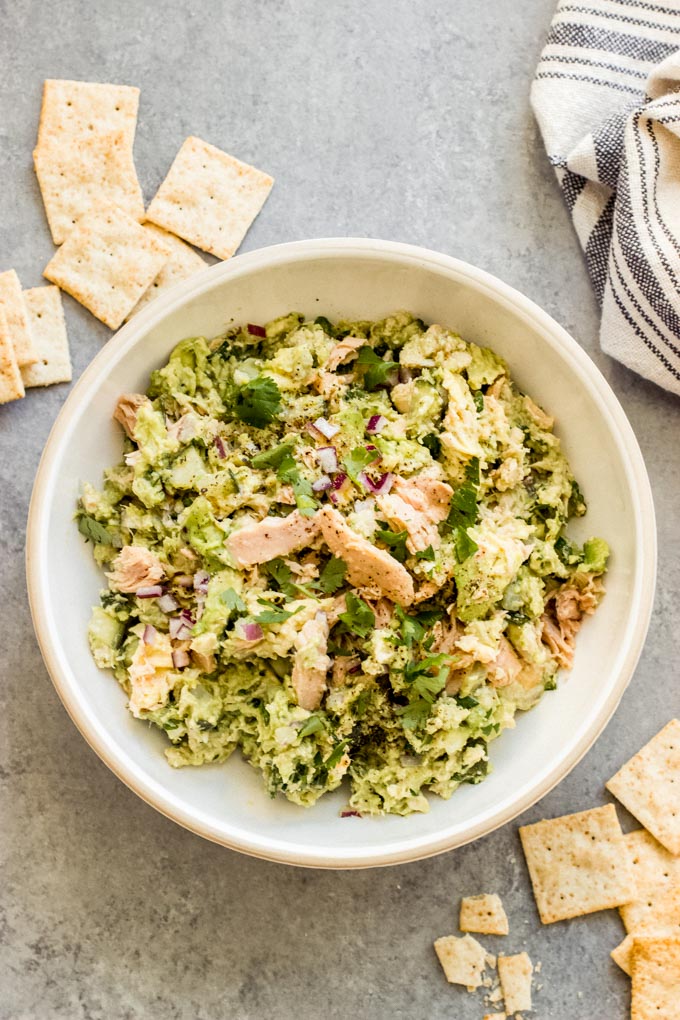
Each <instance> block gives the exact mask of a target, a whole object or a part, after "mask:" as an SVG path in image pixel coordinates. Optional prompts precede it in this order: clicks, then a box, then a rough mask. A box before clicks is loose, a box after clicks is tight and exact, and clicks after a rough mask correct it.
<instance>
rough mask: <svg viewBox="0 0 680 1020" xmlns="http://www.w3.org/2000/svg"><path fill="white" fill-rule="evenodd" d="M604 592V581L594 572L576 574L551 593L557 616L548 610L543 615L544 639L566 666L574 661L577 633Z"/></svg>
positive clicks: (568, 667) (558, 660) (556, 657)
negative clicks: (585, 617)
mask: <svg viewBox="0 0 680 1020" xmlns="http://www.w3.org/2000/svg"><path fill="white" fill-rule="evenodd" d="M603 593H604V584H603V583H602V579H601V578H600V577H597V576H595V575H594V574H586V573H583V574H575V575H574V577H573V578H571V580H570V581H569V582H568V583H567V584H564V585H562V587H561V588H558V589H557V591H556V592H554V594H553V595H552V596H551V597H550V599H549V603H550V602H553V603H554V616H553V615H552V613H551V612H547V613H545V614H544V615H543V617H542V623H543V641H544V643H545V644H546V645H547V646H548V648H549V649H550V651H551V652H552V654H553V656H554V658H555V661H556V662H557V663H558V664H559V665H560V666H562V668H563V669H571V668H572V666H573V664H574V646H575V644H576V635H577V633H578V631H579V630H580V628H581V624H582V623H583V617H584V616H591V615H592V614H593V613H594V612H595V610H596V609H597V606H598V603H599V601H600V599H601V598H602V595H603Z"/></svg>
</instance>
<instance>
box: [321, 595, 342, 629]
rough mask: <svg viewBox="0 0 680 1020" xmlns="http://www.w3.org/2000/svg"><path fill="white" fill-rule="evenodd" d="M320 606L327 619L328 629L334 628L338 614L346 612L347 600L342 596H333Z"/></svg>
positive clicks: (338, 617)
mask: <svg viewBox="0 0 680 1020" xmlns="http://www.w3.org/2000/svg"><path fill="white" fill-rule="evenodd" d="M322 605H323V607H324V612H325V613H326V616H327V617H328V626H329V627H335V625H336V623H337V622H338V620H339V619H340V614H341V613H346V612H347V599H346V598H345V596H344V595H334V596H333V598H332V599H327V600H326V601H325V602H323V603H322Z"/></svg>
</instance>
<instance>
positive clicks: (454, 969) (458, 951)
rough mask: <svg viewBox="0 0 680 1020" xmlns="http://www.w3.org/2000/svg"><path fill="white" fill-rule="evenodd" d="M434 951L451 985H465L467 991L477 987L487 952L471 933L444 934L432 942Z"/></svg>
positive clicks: (480, 979) (479, 983) (480, 981)
mask: <svg viewBox="0 0 680 1020" xmlns="http://www.w3.org/2000/svg"><path fill="white" fill-rule="evenodd" d="M434 951H435V953H436V954H437V957H438V959H439V962H440V963H441V965H442V969H443V971H444V974H445V975H446V980H447V981H448V982H449V984H452V985H465V987H466V988H467V989H468V990H469V991H473V990H474V989H475V988H479V986H480V985H481V983H482V974H483V972H484V968H485V967H486V964H487V953H486V950H485V949H484V946H481V945H480V944H479V942H478V941H477V939H473V938H472V936H471V935H463V936H462V938H458V937H457V936H456V935H445V936H443V937H442V938H440V939H437V940H436V942H435V943H434Z"/></svg>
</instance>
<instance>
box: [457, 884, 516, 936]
mask: <svg viewBox="0 0 680 1020" xmlns="http://www.w3.org/2000/svg"><path fill="white" fill-rule="evenodd" d="M458 927H459V928H460V930H461V931H473V932H477V933H478V934H480V935H507V934H508V931H509V927H508V918H507V915H506V913H505V910H504V909H503V904H502V902H501V898H500V896H497V895H496V893H482V894H480V895H479V896H464V897H463V899H462V900H461V903H460V918H459V921H458Z"/></svg>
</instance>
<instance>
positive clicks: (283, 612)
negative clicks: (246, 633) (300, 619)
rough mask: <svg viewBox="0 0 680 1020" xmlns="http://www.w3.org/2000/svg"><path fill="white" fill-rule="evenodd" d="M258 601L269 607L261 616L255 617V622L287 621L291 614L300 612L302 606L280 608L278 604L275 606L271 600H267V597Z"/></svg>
mask: <svg viewBox="0 0 680 1020" xmlns="http://www.w3.org/2000/svg"><path fill="white" fill-rule="evenodd" d="M257 601H258V602H259V604H260V605H261V606H266V607H267V608H266V609H265V611H264V612H263V613H260V615H259V616H254V617H253V620H254V622H255V623H264V624H269V623H285V622H286V620H290V618H291V616H295V614H296V613H299V612H300V610H301V608H302V606H298V608H297V609H293V610H288V609H279V607H278V606H273V605H272V604H271V602H267V601H266V599H258V600H257Z"/></svg>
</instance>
